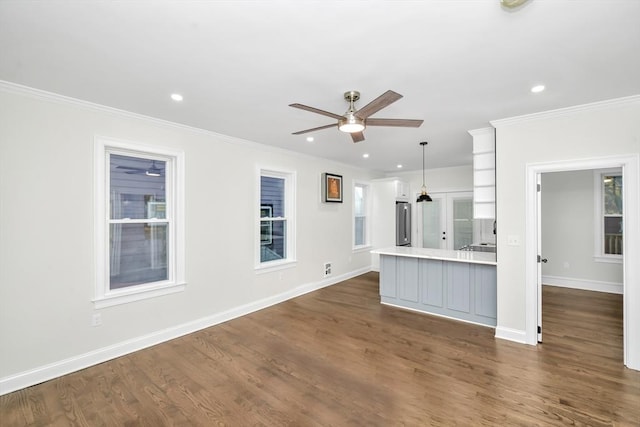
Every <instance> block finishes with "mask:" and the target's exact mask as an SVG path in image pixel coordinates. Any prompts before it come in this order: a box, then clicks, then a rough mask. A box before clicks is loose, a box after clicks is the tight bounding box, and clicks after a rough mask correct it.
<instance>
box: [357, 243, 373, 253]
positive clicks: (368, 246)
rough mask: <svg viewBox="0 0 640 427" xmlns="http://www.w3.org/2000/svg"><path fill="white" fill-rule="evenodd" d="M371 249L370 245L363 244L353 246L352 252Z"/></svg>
mask: <svg viewBox="0 0 640 427" xmlns="http://www.w3.org/2000/svg"><path fill="white" fill-rule="evenodd" d="M371 249H372V246H371V245H364V246H354V247H353V248H352V251H353V253H359V252H369V251H370V250H371Z"/></svg>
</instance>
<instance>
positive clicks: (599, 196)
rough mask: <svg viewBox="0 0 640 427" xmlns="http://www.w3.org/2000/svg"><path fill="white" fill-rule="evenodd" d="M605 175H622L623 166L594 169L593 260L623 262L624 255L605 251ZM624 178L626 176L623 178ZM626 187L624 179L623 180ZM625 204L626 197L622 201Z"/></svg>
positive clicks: (611, 262) (613, 262)
mask: <svg viewBox="0 0 640 427" xmlns="http://www.w3.org/2000/svg"><path fill="white" fill-rule="evenodd" d="M604 175H622V169H621V168H613V169H598V170H594V171H593V194H594V201H593V206H594V216H593V218H594V231H593V236H594V246H593V251H594V252H593V260H594V261H595V262H604V263H610V264H622V262H623V256H622V255H610V254H605V253H604V242H603V240H602V239H603V236H604V224H603V221H602V219H603V217H604V213H603V212H602V204H603V197H604V194H603V192H602V177H603V176H604ZM623 179H624V178H623ZM622 185H623V188H624V181H623V182H622ZM622 203H623V204H624V199H623V201H622Z"/></svg>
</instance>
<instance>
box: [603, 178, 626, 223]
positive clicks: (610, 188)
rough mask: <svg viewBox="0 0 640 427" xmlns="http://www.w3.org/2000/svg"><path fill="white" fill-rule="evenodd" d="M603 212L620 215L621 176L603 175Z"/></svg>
mask: <svg viewBox="0 0 640 427" xmlns="http://www.w3.org/2000/svg"><path fill="white" fill-rule="evenodd" d="M604 214H605V215H622V176H619V175H618V176H605V177H604Z"/></svg>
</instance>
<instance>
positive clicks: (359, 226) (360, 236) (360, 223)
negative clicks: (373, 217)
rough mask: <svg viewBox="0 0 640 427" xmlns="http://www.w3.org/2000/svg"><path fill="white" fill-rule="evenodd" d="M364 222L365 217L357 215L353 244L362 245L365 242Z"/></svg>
mask: <svg viewBox="0 0 640 427" xmlns="http://www.w3.org/2000/svg"><path fill="white" fill-rule="evenodd" d="M365 222H366V218H365V217H363V216H359V217H356V218H355V229H356V231H355V233H356V235H355V245H356V246H362V245H364V244H365V243H366V239H365V237H366V236H365Z"/></svg>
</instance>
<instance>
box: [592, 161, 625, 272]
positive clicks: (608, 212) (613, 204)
mask: <svg viewBox="0 0 640 427" xmlns="http://www.w3.org/2000/svg"><path fill="white" fill-rule="evenodd" d="M594 183H595V184H594V187H595V191H594V193H595V223H596V231H595V236H596V238H595V260H596V261H600V262H622V250H623V248H622V241H623V239H622V236H623V218H622V171H621V170H620V169H613V170H604V171H603V170H600V171H596V173H595V180H594Z"/></svg>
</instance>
